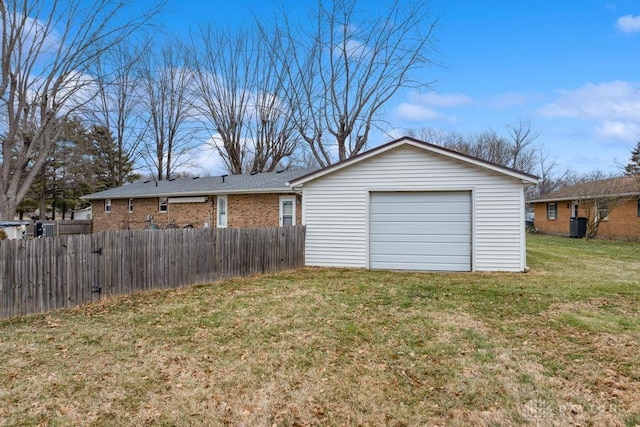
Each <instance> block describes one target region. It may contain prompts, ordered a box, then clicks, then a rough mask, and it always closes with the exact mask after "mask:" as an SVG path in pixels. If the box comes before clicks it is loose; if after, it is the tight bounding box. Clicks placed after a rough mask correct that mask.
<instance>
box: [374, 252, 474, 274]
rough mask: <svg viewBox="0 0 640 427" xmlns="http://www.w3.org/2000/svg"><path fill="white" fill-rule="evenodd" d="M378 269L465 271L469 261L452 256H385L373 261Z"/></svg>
mask: <svg viewBox="0 0 640 427" xmlns="http://www.w3.org/2000/svg"><path fill="white" fill-rule="evenodd" d="M371 262H374V263H375V264H376V265H377V267H376V268H384V269H391V270H420V271H422V270H425V268H424V266H425V265H428V266H429V270H431V271H465V270H468V267H467V266H468V264H469V261H468V259H467V257H458V258H454V257H451V256H447V257H437V256H411V257H407V256H402V255H396V256H385V257H383V258H378V259H372V260H371Z"/></svg>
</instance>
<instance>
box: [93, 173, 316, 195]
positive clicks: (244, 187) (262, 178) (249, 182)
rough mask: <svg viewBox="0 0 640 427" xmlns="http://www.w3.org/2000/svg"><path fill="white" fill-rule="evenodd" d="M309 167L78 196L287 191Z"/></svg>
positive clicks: (146, 184) (147, 183) (144, 184)
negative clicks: (291, 183) (289, 184)
mask: <svg viewBox="0 0 640 427" xmlns="http://www.w3.org/2000/svg"><path fill="white" fill-rule="evenodd" d="M309 172H311V171H310V170H307V169H303V170H286V171H281V172H264V173H258V174H254V175H250V174H242V175H226V176H224V177H223V176H207V177H200V178H178V179H174V180H168V181H145V182H135V183H132V184H126V185H123V186H122V187H117V188H112V189H109V190H105V191H100V192H97V193H93V194H88V195H86V196H83V197H82V198H83V199H85V200H99V199H126V198H144V197H188V196H205V195H213V194H251V193H290V192H292V190H291V188H290V187H289V186H288V185H287V182H289V181H291V180H292V179H295V178H297V177H299V176H301V175H306V174H308V173H309Z"/></svg>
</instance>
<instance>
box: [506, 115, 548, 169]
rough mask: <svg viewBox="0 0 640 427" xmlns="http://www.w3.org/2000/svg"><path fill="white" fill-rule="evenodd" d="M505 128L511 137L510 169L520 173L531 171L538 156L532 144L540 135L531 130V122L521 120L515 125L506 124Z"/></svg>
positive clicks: (537, 150) (537, 151)
mask: <svg viewBox="0 0 640 427" xmlns="http://www.w3.org/2000/svg"><path fill="white" fill-rule="evenodd" d="M506 128H507V132H508V133H509V136H510V137H511V147H510V150H511V164H510V167H511V168H512V169H517V170H520V171H533V170H534V169H535V167H536V164H537V160H538V155H539V149H538V148H537V147H535V146H534V145H533V144H534V142H535V140H536V139H538V136H540V133H539V132H537V131H536V130H534V129H532V128H531V121H529V120H526V119H522V118H521V119H519V120H518V121H517V122H516V123H510V124H507V125H506Z"/></svg>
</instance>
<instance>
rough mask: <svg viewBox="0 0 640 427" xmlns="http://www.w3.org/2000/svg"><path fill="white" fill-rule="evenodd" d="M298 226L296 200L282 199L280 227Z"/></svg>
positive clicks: (291, 198) (293, 198) (292, 198)
mask: <svg viewBox="0 0 640 427" xmlns="http://www.w3.org/2000/svg"><path fill="white" fill-rule="evenodd" d="M288 225H296V198H295V196H294V197H280V227H286V226H288Z"/></svg>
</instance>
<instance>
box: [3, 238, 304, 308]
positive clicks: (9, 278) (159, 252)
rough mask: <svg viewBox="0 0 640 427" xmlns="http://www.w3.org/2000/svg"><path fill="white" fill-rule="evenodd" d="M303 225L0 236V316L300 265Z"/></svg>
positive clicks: (301, 264) (302, 260) (302, 259)
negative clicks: (26, 237) (24, 237)
mask: <svg viewBox="0 0 640 427" xmlns="http://www.w3.org/2000/svg"><path fill="white" fill-rule="evenodd" d="M304 241H305V228H304V226H296V227H280V228H256V229H241V228H226V229H219V228H204V229H175V230H139V231H108V232H103V233H98V234H87V235H76V236H61V237H56V238H43V239H34V240H4V241H0V298H1V299H2V311H1V313H0V315H1V317H14V316H21V315H25V314H33V313H40V312H45V311H49V310H55V309H58V308H64V307H73V306H76V305H80V304H84V303H87V302H91V301H96V300H98V299H100V298H104V297H107V296H111V295H121V294H131V293H134V292H138V291H144V290H149V289H167V288H178V287H184V286H189V285H194V284H199V283H210V282H213V281H216V280H220V279H224V278H228V277H237V276H246V275H252V274H257V273H268V272H275V271H279V270H285V269H292V268H298V267H302V266H303V265H304Z"/></svg>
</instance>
